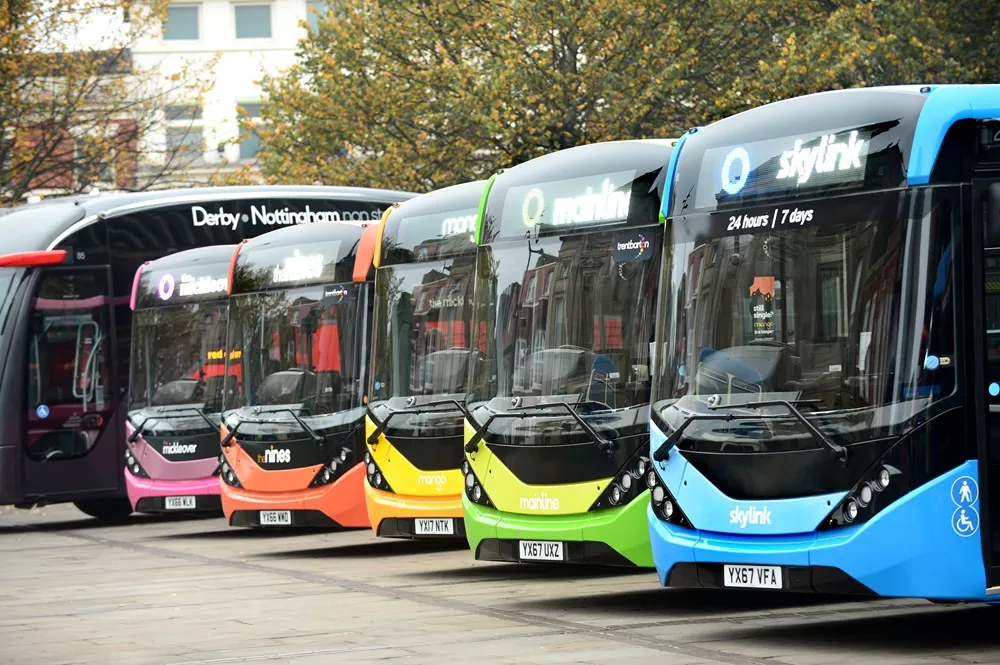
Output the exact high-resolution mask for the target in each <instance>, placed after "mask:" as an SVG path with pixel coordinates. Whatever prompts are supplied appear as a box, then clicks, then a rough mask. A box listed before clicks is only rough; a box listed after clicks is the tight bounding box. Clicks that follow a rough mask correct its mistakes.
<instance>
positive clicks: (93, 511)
mask: <svg viewBox="0 0 1000 665" xmlns="http://www.w3.org/2000/svg"><path fill="white" fill-rule="evenodd" d="M73 505H74V506H76V507H77V508H79V509H80V511H81V512H83V513H85V514H87V515H90V516H91V517H93V518H96V519H99V520H101V521H104V522H124V521H125V520H126V519H128V516H129V515H131V514H132V504H130V503H129V501H128V499H90V500H87V501H74V502H73Z"/></svg>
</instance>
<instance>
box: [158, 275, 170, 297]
mask: <svg viewBox="0 0 1000 665" xmlns="http://www.w3.org/2000/svg"><path fill="white" fill-rule="evenodd" d="M158 291H159V293H160V299H161V300H170V296H172V295H174V276H173V275H170V274H167V275H164V276H163V277H161V278H160V285H159V288H158Z"/></svg>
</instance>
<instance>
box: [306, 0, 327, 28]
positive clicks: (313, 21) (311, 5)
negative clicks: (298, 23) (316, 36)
mask: <svg viewBox="0 0 1000 665" xmlns="http://www.w3.org/2000/svg"><path fill="white" fill-rule="evenodd" d="M327 7H328V5H327V3H326V0H306V22H307V23H308V24H309V31H310V32H316V31H318V30H319V22H320V21H321V20H322V19H323V18H324V17H325V16H326V11H327Z"/></svg>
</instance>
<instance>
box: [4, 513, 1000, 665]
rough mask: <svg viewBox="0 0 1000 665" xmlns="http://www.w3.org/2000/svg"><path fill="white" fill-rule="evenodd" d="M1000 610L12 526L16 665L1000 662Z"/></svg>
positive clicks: (467, 557) (356, 545) (466, 557)
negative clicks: (690, 587) (678, 586)
mask: <svg viewBox="0 0 1000 665" xmlns="http://www.w3.org/2000/svg"><path fill="white" fill-rule="evenodd" d="M998 619H1000V608H989V607H979V606H968V607H964V606H939V605H934V604H931V603H927V602H924V601H918V600H893V601H866V602H852V601H850V600H845V599H840V598H833V599H831V598H815V597H810V596H795V595H791V596H790V595H781V594H773V593H762V594H758V593H746V592H743V593H729V592H694V591H686V590H667V589H661V588H659V587H658V585H657V582H656V576H655V575H654V574H653V573H651V572H647V571H642V572H632V571H624V572H623V571H621V570H612V569H600V568H589V567H587V568H583V567H568V566H535V565H518V564H501V563H488V562H477V561H475V560H473V559H472V556H471V554H470V553H469V552H468V551H467V550H466V549H464V548H461V547H457V546H454V547H452V546H448V545H445V544H441V543H420V542H410V541H394V540H376V539H375V538H374V537H373V536H372V535H371V532H370V531H366V530H355V531H342V532H329V531H326V532H290V533H289V532H270V531H265V532H261V531H251V530H245V529H233V528H228V527H226V526H225V523H224V522H223V520H222V519H221V518H217V519H192V520H184V519H165V518H156V517H144V516H137V517H135V518H133V519H132V520H131V521H130V522H129V523H128V524H127V525H123V526H102V525H100V524H98V523H97V522H95V521H93V520H90V519H88V518H86V517H84V516H83V515H82V514H81V513H79V512H77V511H76V509H75V508H73V507H72V506H51V507H47V508H42V509H34V510H31V511H18V510H14V509H11V508H7V509H3V508H0V665H58V664H64V665H69V664H76V663H88V664H90V663H95V664H101V665H104V664H109V665H119V664H121V665H147V664H149V665H153V664H156V665H207V664H220V665H221V664H223V663H289V664H291V665H314V664H321V663H322V664H328V663H374V662H396V661H398V662H406V663H429V664H430V663H433V664H435V665H437V664H440V663H470V662H474V663H476V665H487V664H492V663H498V664H499V663H519V664H525V665H527V664H532V663H537V664H540V665H541V664H546V665H549V664H555V663H594V664H600V665H614V664H617V663H630V664H633V665H634V664H635V663H640V662H654V661H655V662H657V663H661V664H669V665H689V664H690V665H696V664H702V663H721V664H728V665H764V664H770V665H825V664H830V665H839V664H845V663H849V664H850V665H865V664H866V663H872V664H876V663H877V664H878V665H896V664H897V663H900V664H901V663H908V664H909V663H912V664H925V663H962V664H965V663H997V662H1000V631H998V630H996V628H994V626H996V625H1000V622H998Z"/></svg>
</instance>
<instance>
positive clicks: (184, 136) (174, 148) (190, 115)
mask: <svg viewBox="0 0 1000 665" xmlns="http://www.w3.org/2000/svg"><path fill="white" fill-rule="evenodd" d="M165 114H166V120H167V123H166V137H167V142H166V149H167V154H166V158H167V160H177V161H178V162H180V163H183V164H190V163H191V162H194V161H197V160H199V159H202V158H203V157H204V151H205V139H204V136H203V135H202V128H201V118H202V111H201V107H200V106H198V105H196V104H175V105H172V106H168V107H167V108H166V109H165Z"/></svg>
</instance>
